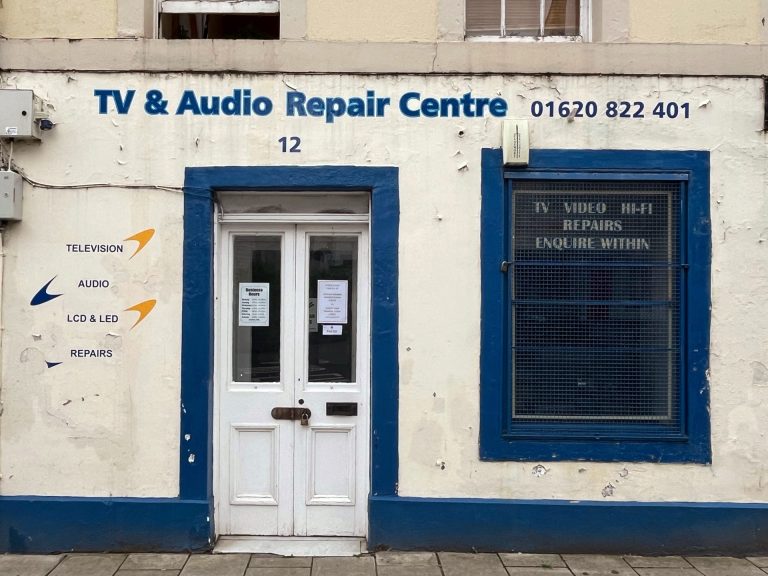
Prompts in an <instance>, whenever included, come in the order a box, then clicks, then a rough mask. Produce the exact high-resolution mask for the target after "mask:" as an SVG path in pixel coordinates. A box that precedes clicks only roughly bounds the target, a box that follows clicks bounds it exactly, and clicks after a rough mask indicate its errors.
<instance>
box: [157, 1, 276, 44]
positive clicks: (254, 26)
mask: <svg viewBox="0 0 768 576" xmlns="http://www.w3.org/2000/svg"><path fill="white" fill-rule="evenodd" d="M159 7H160V37H161V38H169V39H201V38H211V39H217V38H218V39H251V40H275V39H277V38H279V37H280V2H279V0H160V2H159Z"/></svg>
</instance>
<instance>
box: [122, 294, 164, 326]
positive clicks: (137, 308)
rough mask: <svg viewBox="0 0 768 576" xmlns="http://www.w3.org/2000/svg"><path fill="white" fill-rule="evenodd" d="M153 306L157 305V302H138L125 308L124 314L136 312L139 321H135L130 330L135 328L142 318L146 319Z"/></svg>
mask: <svg viewBox="0 0 768 576" xmlns="http://www.w3.org/2000/svg"><path fill="white" fill-rule="evenodd" d="M155 304H157V300H144V302H139V303H138V304H136V305H134V306H131V307H130V308H126V309H125V312H138V313H139V319H138V320H136V322H135V323H134V324H133V326H131V330H133V329H134V328H136V326H137V325H138V324H139V322H141V321H142V320H144V318H146V317H147V315H148V314H149V313H150V312H152V308H154V307H155Z"/></svg>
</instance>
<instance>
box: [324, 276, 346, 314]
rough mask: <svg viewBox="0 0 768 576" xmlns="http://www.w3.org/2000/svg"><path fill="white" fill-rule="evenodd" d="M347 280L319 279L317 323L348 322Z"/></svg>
mask: <svg viewBox="0 0 768 576" xmlns="http://www.w3.org/2000/svg"><path fill="white" fill-rule="evenodd" d="M347 287H348V281H347V280H318V281H317V323H318V324H346V323H347V294H348V288H347Z"/></svg>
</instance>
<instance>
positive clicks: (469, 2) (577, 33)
mask: <svg viewBox="0 0 768 576" xmlns="http://www.w3.org/2000/svg"><path fill="white" fill-rule="evenodd" d="M589 7H590V0H466V27H467V30H466V31H467V36H468V37H472V36H480V37H482V36H495V37H512V38H514V37H518V38H531V37H534V38H563V39H576V38H587V36H588V34H587V26H588V24H589Z"/></svg>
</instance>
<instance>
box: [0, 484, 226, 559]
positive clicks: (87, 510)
mask: <svg viewBox="0 0 768 576" xmlns="http://www.w3.org/2000/svg"><path fill="white" fill-rule="evenodd" d="M211 513H212V509H211V506H210V503H209V502H208V501H205V500H202V501H200V500H178V499H176V498H72V497H43V496H5V497H3V498H0V552H3V553H6V552H12V553H19V554H51V553H54V552H69V551H71V550H77V551H78V552H107V551H112V550H130V551H147V552H149V551H152V552H159V551H165V552H182V551H190V550H198V551H199V550H206V549H208V548H209V547H210V545H211V543H210V540H209V536H210V522H209V520H208V519H209V518H210V517H211Z"/></svg>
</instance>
